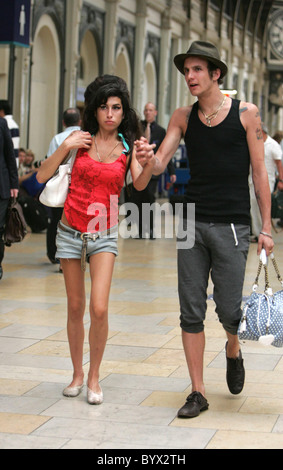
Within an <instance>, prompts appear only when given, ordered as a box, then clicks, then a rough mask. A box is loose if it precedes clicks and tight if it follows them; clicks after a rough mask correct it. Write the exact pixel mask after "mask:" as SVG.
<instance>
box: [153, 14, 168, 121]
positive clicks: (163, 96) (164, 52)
mask: <svg viewBox="0 0 283 470" xmlns="http://www.w3.org/2000/svg"><path fill="white" fill-rule="evenodd" d="M171 37H172V30H171V19H170V10H169V9H166V10H165V12H164V15H163V18H162V29H161V44H160V64H159V67H160V68H159V93H158V103H156V104H157V109H158V122H159V124H160V125H161V126H163V127H166V126H167V122H166V121H165V117H166V102H167V93H168V85H169V83H168V79H169V65H171V64H170V53H171Z"/></svg>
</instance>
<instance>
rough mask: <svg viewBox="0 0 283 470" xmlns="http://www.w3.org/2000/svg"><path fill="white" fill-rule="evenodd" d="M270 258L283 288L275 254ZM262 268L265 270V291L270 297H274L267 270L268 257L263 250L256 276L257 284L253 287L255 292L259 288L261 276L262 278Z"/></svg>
mask: <svg viewBox="0 0 283 470" xmlns="http://www.w3.org/2000/svg"><path fill="white" fill-rule="evenodd" d="M263 252H264V253H263ZM270 258H271V261H272V264H273V267H274V269H275V272H276V275H277V279H278V280H279V282H280V283H281V285H282V287H283V280H282V277H281V276H280V273H279V269H278V266H277V263H276V260H275V256H274V253H271V254H270ZM262 266H263V269H264V279H265V288H264V291H265V292H266V293H267V294H268V295H272V289H271V287H270V283H269V276H268V268H267V256H266V253H265V250H262V252H261V255H260V259H259V264H258V269H257V274H256V278H255V282H254V285H253V291H254V292H256V290H257V288H258V280H259V276H260V273H261V269H262Z"/></svg>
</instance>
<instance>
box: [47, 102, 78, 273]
mask: <svg viewBox="0 0 283 470" xmlns="http://www.w3.org/2000/svg"><path fill="white" fill-rule="evenodd" d="M62 121H63V126H64V127H65V129H64V131H63V132H60V133H59V134H56V135H55V136H54V137H53V139H52V140H51V142H50V145H49V149H48V152H47V154H46V157H50V155H52V154H53V153H54V152H55V151H56V150H57V148H58V147H59V146H60V145H61V144H62V142H63V141H64V140H65V139H66V138H67V137H68V136H69V135H70V134H71V133H72V132H73V131H77V130H80V128H81V127H80V126H81V115H80V111H79V109H77V108H68V109H66V110H65V111H64V113H63V120H62ZM50 212H51V217H50V218H49V220H48V226H47V232H46V245H47V256H48V258H49V260H50V261H51V263H53V264H56V263H58V264H59V261H58V260H56V258H55V253H56V243H55V239H56V234H57V224H58V222H59V220H60V219H61V216H62V212H63V208H60V207H52V208H51V210H50ZM59 271H60V272H61V271H62V270H61V267H59Z"/></svg>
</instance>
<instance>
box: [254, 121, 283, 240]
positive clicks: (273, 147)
mask: <svg viewBox="0 0 283 470" xmlns="http://www.w3.org/2000/svg"><path fill="white" fill-rule="evenodd" d="M262 135H263V142H264V162H265V167H266V170H267V175H268V182H269V188H270V192H271V194H272V193H273V191H274V187H275V181H276V174H278V185H277V188H278V189H279V191H282V190H283V166H282V149H281V146H280V144H279V143H278V142H276V140H274V139H273V138H272V137H270V135H268V129H267V126H266V125H265V124H264V123H262ZM249 182H250V196H251V225H252V237H251V242H255V243H256V242H257V241H258V237H259V234H260V231H261V216H260V211H259V207H258V203H257V199H256V195H255V190H254V185H253V182H252V179H251V176H250V178H249Z"/></svg>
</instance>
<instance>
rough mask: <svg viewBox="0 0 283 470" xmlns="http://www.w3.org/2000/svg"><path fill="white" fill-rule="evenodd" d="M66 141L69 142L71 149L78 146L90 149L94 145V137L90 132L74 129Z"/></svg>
mask: <svg viewBox="0 0 283 470" xmlns="http://www.w3.org/2000/svg"><path fill="white" fill-rule="evenodd" d="M65 143H66V144H68V146H69V147H70V149H76V148H84V149H89V148H90V147H91V145H92V137H91V135H90V133H89V132H84V131H73V132H71V134H70V135H69V136H68V137H67V138H66V139H65Z"/></svg>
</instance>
